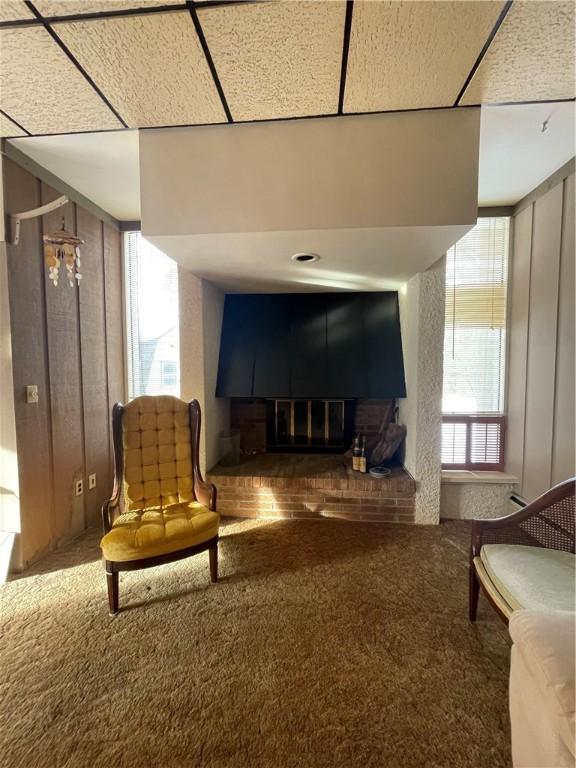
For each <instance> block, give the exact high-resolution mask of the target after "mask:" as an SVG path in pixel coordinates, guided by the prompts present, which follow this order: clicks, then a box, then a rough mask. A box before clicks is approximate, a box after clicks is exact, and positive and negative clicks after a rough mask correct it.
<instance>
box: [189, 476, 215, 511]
mask: <svg viewBox="0 0 576 768" xmlns="http://www.w3.org/2000/svg"><path fill="white" fill-rule="evenodd" d="M194 493H195V495H196V500H197V501H199V502H200V504H202V505H203V506H205V507H207V508H208V509H210V510H212V512H216V486H215V485H213V484H212V483H207V482H206V481H205V480H204V479H203V478H202V477H195V478H194Z"/></svg>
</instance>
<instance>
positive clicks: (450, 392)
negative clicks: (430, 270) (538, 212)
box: [442, 218, 509, 469]
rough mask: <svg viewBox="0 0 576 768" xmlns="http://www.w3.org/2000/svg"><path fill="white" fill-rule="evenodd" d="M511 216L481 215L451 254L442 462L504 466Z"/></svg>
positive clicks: (476, 466) (471, 466)
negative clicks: (492, 216)
mask: <svg viewBox="0 0 576 768" xmlns="http://www.w3.org/2000/svg"><path fill="white" fill-rule="evenodd" d="M508 236H509V220H508V219H507V218H481V219H479V220H478V223H477V224H476V226H475V227H474V229H472V230H471V231H470V232H469V233H468V234H467V235H465V236H464V237H463V238H462V239H461V240H459V241H458V242H457V243H456V245H454V246H453V247H452V248H451V249H450V250H449V251H448V254H447V256H446V324H445V333H444V389H443V403H442V410H443V412H444V417H443V422H444V423H443V428H442V464H443V466H444V467H451V468H459V469H503V457H504V429H505V418H504V373H505V371H504V368H505V354H506V284H507V275H508Z"/></svg>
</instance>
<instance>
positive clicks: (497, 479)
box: [440, 469, 518, 485]
mask: <svg viewBox="0 0 576 768" xmlns="http://www.w3.org/2000/svg"><path fill="white" fill-rule="evenodd" d="M440 482H441V483H442V484H443V485H444V484H446V485H464V484H465V483H468V484H475V485H490V484H492V485H496V484H499V485H516V483H517V482H518V478H517V477H516V476H515V475H511V474H509V473H508V472H491V471H477V472H474V471H473V470H469V469H443V470H442V471H441V472H440Z"/></svg>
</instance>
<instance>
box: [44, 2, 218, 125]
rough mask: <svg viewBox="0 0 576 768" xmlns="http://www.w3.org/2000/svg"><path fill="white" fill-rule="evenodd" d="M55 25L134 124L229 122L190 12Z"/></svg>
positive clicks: (90, 73)
mask: <svg viewBox="0 0 576 768" xmlns="http://www.w3.org/2000/svg"><path fill="white" fill-rule="evenodd" d="M53 28H54V30H55V31H56V32H57V33H58V35H59V36H60V38H61V39H62V41H63V42H64V43H65V44H66V45H67V46H68V48H69V49H70V51H71V52H72V53H73V54H74V56H75V57H76V58H77V59H78V61H79V62H80V64H81V65H82V66H83V67H84V69H85V70H86V71H87V72H88V74H89V75H90V77H92V79H93V80H94V82H95V83H96V84H97V85H98V87H99V88H100V89H101V90H102V92H103V93H105V94H106V97H107V98H108V99H109V100H110V103H111V104H112V105H113V106H114V108H115V109H116V110H117V111H118V112H119V113H120V115H122V118H123V119H124V120H125V122H127V123H128V125H129V126H130V127H134V128H143V127H147V126H157V125H188V124H194V123H219V122H225V121H226V116H225V114H224V110H223V108H222V103H221V101H220V98H219V96H218V92H217V90H216V87H215V85H214V81H213V79H212V75H211V73H210V69H209V68H208V64H207V63H206V58H205V56H204V53H203V51H202V48H201V46H200V43H199V41H198V35H197V34H196V30H195V29H194V24H193V23H192V19H191V17H190V14H189V12H188V11H182V12H179V11H177V12H175V13H166V14H164V13H163V14H153V15H150V16H129V17H122V18H114V19H98V20H97V21H82V22H80V21H75V22H66V23H61V24H60V23H59V24H54V25H53Z"/></svg>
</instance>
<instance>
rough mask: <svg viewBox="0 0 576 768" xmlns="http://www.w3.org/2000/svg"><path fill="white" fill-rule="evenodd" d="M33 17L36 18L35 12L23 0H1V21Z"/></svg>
mask: <svg viewBox="0 0 576 768" xmlns="http://www.w3.org/2000/svg"><path fill="white" fill-rule="evenodd" d="M31 18H32V19H33V18H34V14H33V13H32V11H31V10H30V9H29V8H28V6H26V5H24V3H23V1H22V0H0V21H17V20H18V19H31Z"/></svg>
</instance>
